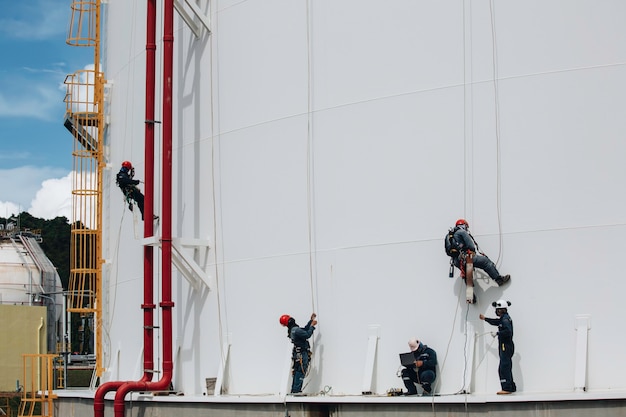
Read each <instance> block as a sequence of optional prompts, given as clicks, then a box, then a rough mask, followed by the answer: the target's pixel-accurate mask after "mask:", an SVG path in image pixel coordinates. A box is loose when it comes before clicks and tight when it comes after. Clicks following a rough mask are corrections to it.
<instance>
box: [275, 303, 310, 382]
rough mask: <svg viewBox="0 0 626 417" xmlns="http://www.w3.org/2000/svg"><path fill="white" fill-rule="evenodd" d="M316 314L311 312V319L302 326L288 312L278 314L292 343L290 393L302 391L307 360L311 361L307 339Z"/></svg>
mask: <svg viewBox="0 0 626 417" xmlns="http://www.w3.org/2000/svg"><path fill="white" fill-rule="evenodd" d="M316 317H317V315H316V314H315V313H313V314H311V320H309V322H308V323H307V324H306V326H304V327H300V326H298V324H296V320H295V319H294V318H293V317H291V316H289V315H288V314H283V315H282V316H280V319H279V322H280V324H281V325H282V326H283V327H286V328H287V337H288V338H289V339H290V340H291V343H293V350H292V353H291V359H292V368H291V369H292V372H291V373H292V375H293V381H292V383H291V393H292V394H296V393H299V392H302V384H303V383H304V377H305V376H306V375H307V371H308V370H309V362H310V361H311V355H312V352H311V346H310V345H309V341H308V340H307V339H309V338H310V337H311V336H312V335H313V332H314V331H315V325H316V324H317V320H316V319H315V318H316Z"/></svg>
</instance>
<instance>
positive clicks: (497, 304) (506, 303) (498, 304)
mask: <svg viewBox="0 0 626 417" xmlns="http://www.w3.org/2000/svg"><path fill="white" fill-rule="evenodd" d="M510 305H511V302H510V301H505V300H498V301H494V302H493V303H491V306H492V307H495V308H505V309H506V308H509V306H510Z"/></svg>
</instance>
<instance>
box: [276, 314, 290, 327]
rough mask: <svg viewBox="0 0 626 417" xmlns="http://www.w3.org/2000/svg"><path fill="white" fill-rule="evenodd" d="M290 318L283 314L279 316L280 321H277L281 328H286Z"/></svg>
mask: <svg viewBox="0 0 626 417" xmlns="http://www.w3.org/2000/svg"><path fill="white" fill-rule="evenodd" d="M290 318H291V317H290V316H289V314H283V315H282V316H280V319H279V320H278V321H279V322H280V324H282V325H283V326H286V325H287V324H288V323H289V319H290Z"/></svg>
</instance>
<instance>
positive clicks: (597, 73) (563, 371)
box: [104, 0, 626, 394]
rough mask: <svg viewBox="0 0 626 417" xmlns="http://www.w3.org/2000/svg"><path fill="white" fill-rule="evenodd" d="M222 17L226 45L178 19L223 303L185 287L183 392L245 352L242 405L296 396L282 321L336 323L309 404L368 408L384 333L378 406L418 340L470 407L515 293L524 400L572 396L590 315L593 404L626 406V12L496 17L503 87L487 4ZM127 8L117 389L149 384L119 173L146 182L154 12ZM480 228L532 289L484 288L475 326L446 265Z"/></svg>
mask: <svg viewBox="0 0 626 417" xmlns="http://www.w3.org/2000/svg"><path fill="white" fill-rule="evenodd" d="M200 7H201V8H202V9H203V10H205V12H206V13H207V14H209V15H210V17H211V23H212V32H213V33H212V35H211V36H207V34H206V33H205V34H204V35H203V36H202V37H201V38H199V39H196V38H194V37H193V35H192V34H191V31H190V30H189V29H188V28H187V27H186V26H185V25H184V23H182V21H181V20H180V19H178V17H177V20H176V33H175V44H174V45H175V58H174V67H175V69H174V72H175V74H174V88H175V91H174V109H175V110H174V138H173V140H174V153H173V167H174V169H173V174H174V178H173V184H174V207H173V209H174V218H173V225H174V229H173V235H174V236H177V237H194V238H200V239H209V241H210V242H211V248H212V249H211V252H210V255H209V260H208V262H207V263H206V270H207V272H208V273H209V275H210V276H211V279H210V286H211V290H210V291H206V290H202V291H198V292H194V291H193V290H191V289H190V287H189V285H188V283H187V281H186V280H185V279H184V278H183V277H182V276H181V275H180V274H178V273H176V272H175V274H174V278H175V285H174V301H175V303H176V306H175V308H174V326H175V329H174V334H175V336H174V338H175V340H174V346H175V353H174V358H175V381H174V383H175V386H176V388H177V389H182V390H184V391H185V392H187V393H189V394H192V393H200V392H202V391H203V390H204V378H207V377H214V376H216V375H217V373H218V369H219V363H220V347H221V346H222V345H223V344H224V343H227V342H229V343H230V344H231V352H230V361H229V363H228V367H227V372H228V381H227V383H228V389H229V392H230V393H237V394H262V393H278V392H280V391H281V390H282V389H283V387H282V386H281V382H282V381H283V379H284V377H285V374H286V373H287V369H286V360H287V358H286V356H287V355H288V350H289V343H288V340H287V338H286V337H285V336H286V332H285V330H284V329H283V328H281V327H280V326H279V324H278V317H279V316H280V315H281V314H284V313H288V314H292V315H293V316H295V317H296V319H297V321H298V322H299V323H300V324H302V325H303V324H305V323H306V319H307V317H308V316H309V315H310V313H311V311H313V310H314V311H316V312H317V313H318V315H319V320H320V325H319V328H318V330H317V331H316V338H315V343H314V349H315V360H314V367H313V370H312V372H311V378H310V382H309V383H308V385H307V388H306V391H309V392H315V391H319V390H321V389H323V388H324V387H325V386H332V389H333V391H332V392H333V393H357V394H358V393H360V392H361V390H362V381H363V371H364V364H365V358H366V349H367V340H368V336H369V335H370V333H372V332H374V330H371V326H375V327H376V326H378V327H377V328H378V330H377V332H378V334H379V336H380V339H379V343H378V352H377V357H376V364H375V366H376V370H375V375H374V381H375V383H374V387H373V389H374V391H376V392H384V391H385V390H387V389H388V388H391V387H401V386H402V382H401V380H400V379H399V378H397V377H396V376H395V372H396V370H397V367H398V366H397V363H398V360H397V353H399V352H402V351H406V350H407V345H406V341H407V340H408V339H409V337H411V336H417V337H419V338H421V339H422V340H423V341H424V342H425V343H427V344H429V345H430V346H431V347H433V348H434V349H436V350H437V351H438V353H439V355H440V367H441V368H442V372H441V376H440V382H441V386H440V387H439V391H440V392H442V393H452V392H456V391H457V390H459V389H460V388H461V387H462V378H463V375H464V367H465V364H464V362H465V351H464V346H465V335H464V329H465V319H466V318H467V320H468V326H469V328H470V329H475V331H476V332H477V333H481V334H482V333H484V332H487V331H490V330H492V328H491V327H490V326H486V325H485V323H483V322H481V321H479V320H478V319H477V317H478V314H479V313H485V314H488V315H490V316H493V309H492V308H491V307H490V303H491V301H493V300H496V299H499V298H506V299H508V300H511V301H512V303H513V305H512V307H511V309H510V313H511V316H512V317H513V320H514V323H515V343H516V350H517V353H516V355H515V356H514V369H513V372H514V376H515V379H516V382H517V385H518V389H520V390H521V391H525V392H539V391H571V390H572V389H573V387H574V365H575V361H576V359H575V355H576V351H575V340H576V331H575V323H576V316H577V315H580V314H588V315H590V317H591V330H590V332H589V353H588V384H587V385H588V387H589V388H590V389H592V390H608V389H626V384H625V383H624V381H623V378H622V375H623V373H624V371H626V369H625V367H626V365H625V363H624V361H623V360H621V349H620V347H619V346H620V345H621V344H622V343H621V342H622V341H623V340H622V339H623V336H622V335H621V333H620V332H619V330H618V329H619V328H621V327H620V324H619V321H618V320H619V319H620V317H621V316H622V314H623V313H624V307H623V303H622V302H621V294H623V293H624V291H625V290H626V283H624V280H621V279H620V274H621V273H620V266H619V263H618V262H619V259H620V255H621V251H622V250H621V245H620V242H621V240H622V239H621V237H622V236H623V234H624V232H625V227H624V224H625V214H624V211H623V209H622V207H623V205H624V204H625V203H626V195H625V194H624V192H623V191H622V190H623V189H624V185H625V184H624V182H625V177H624V173H623V169H622V168H621V166H622V161H621V159H622V155H624V154H625V152H626V141H624V140H623V137H624V134H625V133H626V132H625V130H626V126H625V125H624V122H623V114H624V111H625V110H626V100H625V97H626V95H625V94H624V93H625V92H626V91H625V90H626V89H625V86H626V84H625V82H624V80H625V79H626V77H625V76H626V67H625V66H624V62H626V48H624V45H626V39H624V38H625V37H626V29H624V26H623V24H622V21H623V17H624V15H625V12H626V10H625V9H626V5H625V4H622V3H621V2H619V1H603V2H601V4H597V2H591V1H587V2H577V3H575V4H572V3H571V2H565V1H560V2H553V3H551V4H545V2H540V1H529V2H524V3H519V4H504V3H502V2H498V3H497V4H495V5H494V9H493V21H494V22H495V35H496V45H497V48H496V53H495V59H496V62H497V66H496V70H497V76H498V82H497V84H496V83H494V82H493V74H494V65H493V59H494V49H493V42H492V26H491V21H492V17H491V14H490V8H489V4H488V3H485V2H471V1H465V2H462V1H454V2H452V1H450V2H444V3H442V2H438V3H437V4H426V3H423V2H414V1H408V0H407V1H399V0H394V1H391V2H386V3H385V4H384V5H381V3H380V2H373V1H369V0H368V1H363V0H358V1H357V0H352V1H349V0H344V1H342V2H333V1H322V0H319V1H315V2H308V3H307V2H305V1H300V0H299V1H282V0H263V1H261V0H249V1H214V2H212V5H211V10H210V11H209V9H208V5H207V2H206V0H203V1H201V2H200ZM307 7H308V8H307ZM106 9H107V12H106V14H107V22H109V23H108V24H107V26H106V27H107V32H106V35H107V39H106V41H107V43H106V57H105V61H104V62H105V66H104V70H105V75H106V78H107V79H108V80H110V82H111V90H110V106H109V109H110V116H111V117H110V125H109V126H108V135H109V136H108V137H107V140H108V141H109V142H110V150H109V151H108V162H109V163H110V164H111V171H110V174H111V175H110V177H109V183H108V184H107V187H110V188H107V190H106V191H107V193H108V194H107V195H110V198H105V201H106V209H105V210H106V213H105V218H106V219H108V224H107V225H106V226H105V232H106V243H105V251H106V252H105V257H106V258H107V259H108V264H107V267H106V269H105V271H106V273H105V288H106V290H107V299H106V300H105V310H106V315H107V316H106V317H105V324H106V326H107V337H106V338H105V341H106V349H105V350H106V352H107V355H108V358H107V360H106V361H105V365H106V366H109V367H110V368H109V371H110V372H109V373H108V374H107V375H106V378H109V379H118V378H119V379H135V378H139V377H140V375H141V372H142V369H141V368H142V363H141V353H142V311H141V308H140V305H141V303H142V299H143V298H142V295H141V288H142V267H143V263H142V247H141V239H140V238H141V236H142V235H143V232H142V229H141V227H140V226H141V222H140V221H137V220H135V221H134V220H133V217H132V215H131V213H130V212H129V211H128V210H127V209H126V208H125V205H124V204H123V200H122V196H121V193H120V192H119V190H117V189H116V187H115V185H114V174H115V172H116V171H117V169H118V168H119V164H120V163H121V161H122V160H125V159H130V160H132V161H133V163H134V164H135V166H136V169H137V177H138V178H139V179H142V180H143V179H144V173H143V167H144V163H143V135H144V123H143V121H144V94H145V90H144V87H145V79H144V74H145V67H144V65H145V23H144V22H145V10H144V9H145V7H144V6H143V5H142V4H139V3H138V4H135V3H133V4H128V3H127V2H122V1H119V0H111V1H109V2H108V4H107V5H106ZM159 10H160V6H159ZM307 19H308V22H309V24H310V31H309V33H308V36H307ZM160 21H161V20H160V19H159V22H160ZM161 38H162V36H161V35H159V36H158V39H159V42H158V56H159V57H160V56H161V51H162V48H161ZM307 39H309V41H308V42H307ZM309 56H310V63H309V60H308V57H309ZM159 59H160V58H159ZM309 70H310V77H309V75H308V71H309ZM157 79H158V80H159V81H158V82H157V97H160V94H161V93H160V92H161V89H162V88H161V81H160V76H159V77H158V78H157ZM309 83H310V95H309V87H308V85H309ZM496 87H497V91H494V88H496ZM496 92H497V94H496ZM309 110H310V112H309ZM159 114H160V112H159ZM496 116H497V117H498V118H496ZM157 117H158V118H160V116H157ZM160 127H161V125H158V127H157V131H159V130H160ZM157 143H158V144H159V145H160V143H161V141H160V136H159V137H158V138H157ZM160 158H161V156H160V155H159V156H158V161H159V162H160ZM159 184H160V183H159ZM159 193H160V191H159ZM158 214H160V213H158ZM458 217H466V218H467V219H468V220H469V222H470V225H471V228H472V231H473V233H474V235H475V237H476V238H477V240H478V242H479V243H480V245H481V247H482V249H483V250H484V251H485V252H486V253H487V254H488V255H490V256H491V257H492V259H493V260H494V261H496V260H497V259H499V267H500V269H501V271H502V272H503V273H511V274H512V276H513V279H512V283H511V284H510V285H509V286H507V287H504V288H489V289H487V290H486V291H484V289H483V288H481V289H477V295H478V297H479V304H478V305H476V306H472V307H469V312H468V310H467V307H466V305H465V302H464V300H463V298H464V297H463V287H462V285H461V282H460V280H459V279H458V272H457V273H456V275H457V278H455V279H448V278H447V273H448V260H447V258H446V256H445V254H444V253H443V248H442V246H443V244H442V238H443V234H444V233H445V231H446V230H447V228H448V227H449V226H451V225H452V224H453V222H454V221H455V220H456V219H457V218H458ZM500 244H501V246H500ZM500 248H501V250H500ZM198 256H200V255H198ZM199 259H201V257H200V258H199ZM159 276H160V274H159ZM479 285H483V284H482V281H480V282H479ZM159 315H160V314H157V316H159ZM472 334H473V330H471V331H470V336H471V335H472ZM156 343H157V344H159V343H160V339H157V342H156ZM490 343H491V336H488V335H487V336H483V337H481V338H479V339H478V340H477V343H476V355H475V358H474V360H475V363H477V364H478V363H479V366H478V368H477V369H476V371H475V374H474V375H473V378H472V386H471V389H472V391H473V392H492V391H495V390H497V389H499V384H498V378H497V366H498V360H497V351H496V348H495V346H496V343H492V344H490ZM157 350H158V349H157ZM446 351H448V354H447V356H446ZM158 355H159V356H157V361H158V360H159V358H160V354H158ZM444 358H445V362H444ZM546 370H549V372H546Z"/></svg>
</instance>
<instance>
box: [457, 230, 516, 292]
mask: <svg viewBox="0 0 626 417" xmlns="http://www.w3.org/2000/svg"><path fill="white" fill-rule="evenodd" d="M450 233H453V235H452V237H451V239H450V240H451V242H450V245H451V246H456V249H450V250H449V248H448V246H449V244H448V241H447V240H446V253H448V255H449V256H450V258H451V259H450V263H451V264H452V265H454V266H456V267H457V268H459V269H460V270H461V278H462V279H463V281H465V285H466V287H465V289H466V294H465V295H466V300H467V302H468V303H470V304H472V303H475V302H476V296H475V295H474V268H479V269H482V270H483V271H485V272H486V273H487V275H489V277H490V278H491V279H492V280H494V281H495V282H496V283H497V284H498V286H502V285H504V284H506V283H507V282H509V281H510V280H511V276H510V275H500V272H498V269H497V268H496V265H495V264H494V263H493V262H492V261H491V259H489V258H488V257H487V255H485V254H484V253H483V252H482V251H480V249H479V248H478V243H476V240H474V237H473V236H472V235H471V234H470V232H469V224H468V223H467V221H466V220H465V219H459V220H457V221H456V224H455V227H454V229H451V231H450ZM450 268H452V266H451V267H450ZM452 273H453V271H452V269H451V270H450V274H451V275H450V276H452Z"/></svg>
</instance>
